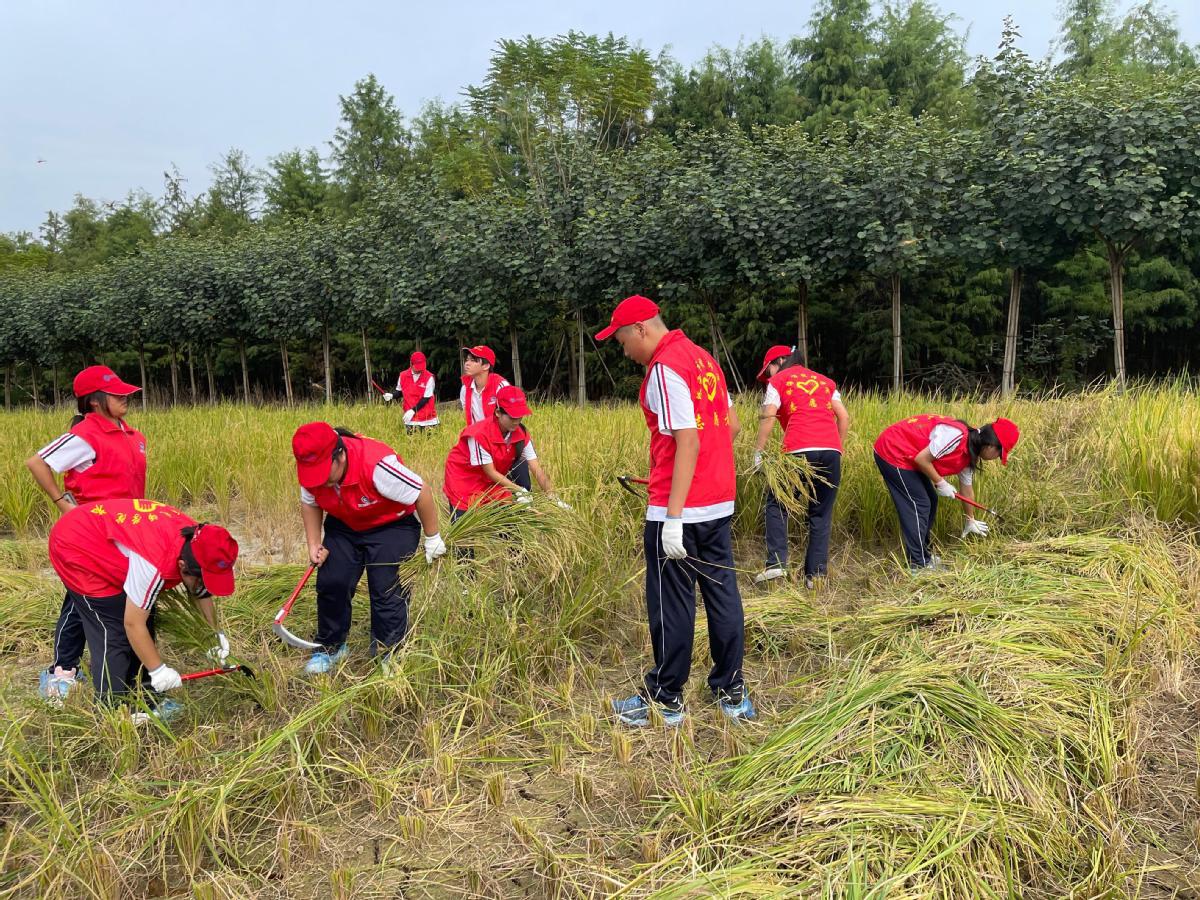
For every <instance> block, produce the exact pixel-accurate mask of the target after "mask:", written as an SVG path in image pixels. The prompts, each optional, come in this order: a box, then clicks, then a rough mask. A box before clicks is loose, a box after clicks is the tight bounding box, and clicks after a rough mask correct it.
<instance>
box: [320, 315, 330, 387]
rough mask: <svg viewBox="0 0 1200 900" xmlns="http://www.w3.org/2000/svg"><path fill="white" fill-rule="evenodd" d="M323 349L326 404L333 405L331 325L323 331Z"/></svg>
mask: <svg viewBox="0 0 1200 900" xmlns="http://www.w3.org/2000/svg"><path fill="white" fill-rule="evenodd" d="M321 349H322V352H323V353H324V355H325V402H326V403H333V365H332V363H331V362H330V360H329V323H328V322H326V323H325V324H324V326H322V330H321Z"/></svg>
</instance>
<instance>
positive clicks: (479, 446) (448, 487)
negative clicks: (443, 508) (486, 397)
mask: <svg viewBox="0 0 1200 900" xmlns="http://www.w3.org/2000/svg"><path fill="white" fill-rule="evenodd" d="M529 414H530V409H529V404H528V403H527V402H526V400H525V392H524V391H522V390H521V389H520V388H519V387H515V386H513V385H511V384H509V385H505V386H504V387H502V388H500V389H499V390H498V391H496V403H495V406H494V407H493V409H492V415H491V417H490V418H489V419H487V420H485V421H482V422H475V423H474V424H472V425H468V426H467V427H466V428H464V429H463V430H462V433H461V434H460V435H459V436H458V443H456V444H455V445H454V446H453V447H452V448H450V453H449V455H448V456H447V457H446V469H445V478H444V480H443V483H442V492H443V493H444V494H445V495H446V499H447V500H448V501H449V502H450V517H451V519H457V518H458V517H459V516H461V515H462V514H463V513H465V512H466V511H467V510H468V509H469V508H470V507H472V506H475V505H479V504H486V503H496V502H498V501H501V500H510V499H512V498H513V497H514V496H515V497H516V498H517V501H518V502H526V503H527V502H529V490H528V488H524V487H522V486H521V485H519V484H517V483H516V482H515V481H514V480H513V479H512V478H511V476H510V477H506V476H505V475H504V474H502V473H504V472H511V471H512V467H513V465H514V464H515V462H516V461H517V460H524V461H525V464H526V465H527V466H528V467H529V470H530V471H531V472H532V473H533V475H534V477H536V478H537V483H538V486H539V487H541V489H542V490H543V491H545V492H546V494H547V495H548V496H550V497H551V498H552V499H553V500H554V502H555V503H557V504H558V505H559V506H560V507H562V508H563V509H570V507H569V506H567V504H566V503H564V502H563V501H562V500H560V499H558V497H555V496H554V485H553V484H551V483H550V476H549V475H547V474H546V472H545V470H544V469H543V468H542V467H541V464H540V463H539V462H538V457H537V453H536V452H535V451H534V449H533V440H532V439H531V438H530V437H529V432H528V430H526V428H525V426H524V425H523V424H522V423H521V420H522V419H524V418H525V416H527V415H529Z"/></svg>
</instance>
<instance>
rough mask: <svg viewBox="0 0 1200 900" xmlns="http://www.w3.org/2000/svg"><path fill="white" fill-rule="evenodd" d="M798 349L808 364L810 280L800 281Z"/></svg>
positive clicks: (797, 317)
mask: <svg viewBox="0 0 1200 900" xmlns="http://www.w3.org/2000/svg"><path fill="white" fill-rule="evenodd" d="M796 350H797V351H799V353H800V359H801V360H802V361H803V362H804V365H806V366H807V365H808V282H807V281H801V282H800V303H799V305H798V308H797V310H796Z"/></svg>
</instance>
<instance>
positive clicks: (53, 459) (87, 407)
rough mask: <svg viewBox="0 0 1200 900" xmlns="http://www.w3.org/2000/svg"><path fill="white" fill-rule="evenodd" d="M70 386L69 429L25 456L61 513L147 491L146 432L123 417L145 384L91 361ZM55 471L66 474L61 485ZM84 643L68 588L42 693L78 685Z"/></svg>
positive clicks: (51, 695)
mask: <svg viewBox="0 0 1200 900" xmlns="http://www.w3.org/2000/svg"><path fill="white" fill-rule="evenodd" d="M72 387H73V390H74V394H75V402H76V404H77V406H78V408H79V414H78V415H76V416H75V418H74V419H72V420H71V424H70V425H69V426H68V428H67V431H66V433H64V434H61V435H59V436H58V437H56V438H55V439H54V440H52V441H51V442H50V443H48V444H47V445H46V446H45V447H43V448H42V449H41V450H39V451H38V452H37V453H35V454H34V455H33V456H31V457H29V459H28V460H26V461H25V465H26V466H28V467H29V471H30V472H31V473H32V474H33V480H34V481H36V482H37V485H38V487H40V488H41V489H42V490H43V491H45V492H46V496H47V497H49V498H50V500H51V502H52V503H53V504H54V506H55V507H56V508H57V509H58V511H59V512H60V513H66V512H68V511H70V510H71V509H73V508H74V507H75V506H76V505H77V504H80V503H88V502H90V501H92V500H108V499H110V498H114V497H124V498H132V497H144V496H145V495H146V438H145V437H144V436H143V435H142V433H141V432H140V431H138V430H137V429H136V428H133V427H132V426H130V425H129V424H128V423H127V422H126V421H125V414H126V413H127V412H128V411H129V397H130V395H131V394H135V393H137V392H138V391H139V390H141V388H139V387H137V386H136V385H132V384H126V383H125V382H124V381H122V380H121V379H120V378H118V377H117V374H116V373H115V372H114V371H113V370H112V369H110V368H108V367H107V366H89V367H88V368H86V369H84V370H83V371H81V372H80V373H79V374H78V375H76V376H75V381H74V384H73V385H72ZM56 474H62V475H63V488H62V490H59V487H58V481H57V480H56V479H55V475H56ZM83 648H84V630H83V624H82V623H81V622H80V620H79V616H78V614H77V613H76V612H75V605H74V604H73V603H72V602H71V597H70V594H67V595H66V596H65V597H63V604H62V609H61V611H60V612H59V615H58V623H57V624H56V625H55V626H54V661H53V662H52V663H51V664H50V666H49V668H47V669H43V670H42V672H41V673H40V674H39V676H38V680H39V683H38V692H39V693H40V694H41V695H42V696H43V697H45V698H46V699H48V700H61V699H62V698H63V697H65V696H66V695H67V694H68V692H70V690H71V688H72V687H74V686H75V684H76V678H75V676H76V673H77V672H78V671H79V661H80V659H81V658H82V656H83Z"/></svg>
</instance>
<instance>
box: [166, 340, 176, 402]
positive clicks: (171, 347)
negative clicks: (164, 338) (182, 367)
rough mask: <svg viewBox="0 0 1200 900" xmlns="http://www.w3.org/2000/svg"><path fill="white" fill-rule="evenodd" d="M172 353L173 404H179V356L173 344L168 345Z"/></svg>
mask: <svg viewBox="0 0 1200 900" xmlns="http://www.w3.org/2000/svg"><path fill="white" fill-rule="evenodd" d="M168 350H169V351H170V353H171V405H172V406H178V405H179V358H178V354H177V353H176V350H175V345H174V344H171V345H170V346H169V347H168Z"/></svg>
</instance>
